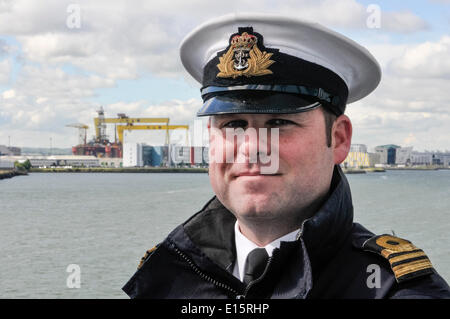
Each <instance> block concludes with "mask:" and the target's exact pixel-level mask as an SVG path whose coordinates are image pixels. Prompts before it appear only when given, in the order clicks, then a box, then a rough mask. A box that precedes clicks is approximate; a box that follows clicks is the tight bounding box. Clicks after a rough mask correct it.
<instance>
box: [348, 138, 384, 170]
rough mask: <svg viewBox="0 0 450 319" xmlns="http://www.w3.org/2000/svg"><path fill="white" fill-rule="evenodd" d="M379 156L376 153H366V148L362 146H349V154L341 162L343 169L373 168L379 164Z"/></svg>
mask: <svg viewBox="0 0 450 319" xmlns="http://www.w3.org/2000/svg"><path fill="white" fill-rule="evenodd" d="M379 158H380V156H379V155H378V154H376V153H369V152H367V146H366V145H364V144H352V145H350V152H349V153H348V155H347V158H346V159H345V160H344V162H343V166H344V167H351V168H360V167H373V166H375V164H379V162H380V159H379Z"/></svg>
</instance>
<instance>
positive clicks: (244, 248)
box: [233, 221, 300, 281]
mask: <svg viewBox="0 0 450 319" xmlns="http://www.w3.org/2000/svg"><path fill="white" fill-rule="evenodd" d="M299 231H300V229H297V230H294V231H293V232H290V233H289V234H286V235H284V236H282V237H280V238H278V239H275V240H274V241H272V242H271V243H269V244H267V245H266V246H264V247H263V248H265V249H266V251H267V254H268V255H269V257H270V256H272V252H273V250H274V249H275V248H280V244H281V242H282V241H295V240H296V239H297V234H298V232H299ZM234 240H235V244H236V262H235V264H234V270H233V275H234V276H235V277H237V278H239V279H240V280H241V281H243V278H244V266H245V260H246V259H247V255H248V254H249V253H250V252H251V251H252V250H253V249H255V248H260V247H259V246H258V245H256V244H255V243H254V242H252V241H251V240H249V239H248V238H247V237H245V236H244V235H243V234H242V233H241V231H240V230H239V224H238V221H236V223H235V224H234Z"/></svg>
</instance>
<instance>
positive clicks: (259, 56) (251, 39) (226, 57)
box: [217, 32, 275, 79]
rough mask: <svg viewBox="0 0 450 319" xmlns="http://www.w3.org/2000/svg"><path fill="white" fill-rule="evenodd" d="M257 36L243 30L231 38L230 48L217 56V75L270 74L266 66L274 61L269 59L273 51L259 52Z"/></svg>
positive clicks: (233, 76) (249, 75)
mask: <svg viewBox="0 0 450 319" xmlns="http://www.w3.org/2000/svg"><path fill="white" fill-rule="evenodd" d="M257 42H258V38H257V37H256V36H254V35H253V34H248V33H247V32H243V33H242V34H241V35H235V36H234V37H232V38H231V41H230V48H229V49H228V51H227V52H226V53H224V54H223V55H222V56H221V57H219V64H217V67H218V68H219V71H220V72H219V73H218V74H217V77H220V78H229V77H232V78H233V79H235V78H236V77H238V76H242V75H245V76H246V77H251V76H261V75H267V74H272V73H273V72H272V71H270V70H269V69H268V67H269V66H270V65H271V64H272V63H274V62H275V61H273V60H270V57H271V56H272V54H273V53H267V52H266V51H263V52H261V50H260V49H259V48H258V45H257Z"/></svg>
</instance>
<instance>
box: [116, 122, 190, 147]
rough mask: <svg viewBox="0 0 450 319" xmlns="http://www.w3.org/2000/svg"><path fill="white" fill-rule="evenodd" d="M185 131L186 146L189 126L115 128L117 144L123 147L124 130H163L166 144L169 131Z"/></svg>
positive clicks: (128, 126)
mask: <svg viewBox="0 0 450 319" xmlns="http://www.w3.org/2000/svg"><path fill="white" fill-rule="evenodd" d="M176 129H185V130H186V145H188V134H187V132H188V131H189V125H119V126H117V135H118V138H119V142H120V143H121V144H122V145H123V131H124V130H165V131H166V144H167V145H168V144H169V143H170V139H169V133H168V132H169V130H176Z"/></svg>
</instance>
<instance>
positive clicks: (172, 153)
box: [123, 143, 208, 167]
mask: <svg viewBox="0 0 450 319" xmlns="http://www.w3.org/2000/svg"><path fill="white" fill-rule="evenodd" d="M123 166H124V167H143V166H154V167H161V166H163V167H167V166H175V167H183V166H198V167H206V166H208V147H204V146H198V147H197V146H181V145H170V146H167V145H161V146H155V145H146V144H144V143H125V144H124V146H123Z"/></svg>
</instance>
